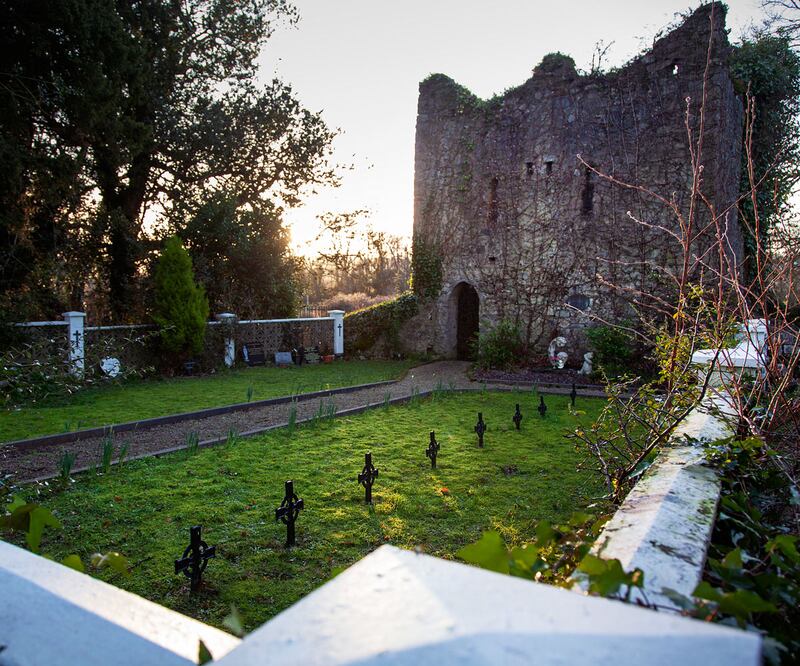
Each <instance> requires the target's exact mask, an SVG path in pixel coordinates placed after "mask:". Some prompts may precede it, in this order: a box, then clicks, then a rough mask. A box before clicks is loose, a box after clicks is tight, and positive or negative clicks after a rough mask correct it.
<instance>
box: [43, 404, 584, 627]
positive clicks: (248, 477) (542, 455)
mask: <svg viewBox="0 0 800 666" xmlns="http://www.w3.org/2000/svg"><path fill="white" fill-rule="evenodd" d="M547 401H548V405H549V406H550V410H549V411H548V413H547V418H546V419H540V418H539V416H538V415H537V414H536V412H535V408H536V405H537V404H538V396H537V395H536V394H532V393H528V394H521V393H518V394H514V393H503V394H495V393H490V392H486V393H475V394H471V395H454V396H449V395H448V394H447V392H446V391H445V392H443V393H441V394H440V395H438V396H437V397H436V398H434V399H433V400H423V401H420V402H419V403H418V405H417V406H405V407H389V408H388V410H384V409H383V408H379V409H377V410H374V411H371V412H368V413H366V414H363V415H359V416H356V417H351V418H341V419H334V420H332V421H328V420H327V419H323V420H322V421H320V422H318V423H317V424H316V425H310V424H309V425H300V426H298V427H297V428H296V429H294V431H293V432H289V430H288V429H283V430H281V431H275V432H273V433H270V434H269V435H265V436H261V437H256V438H248V439H243V440H238V441H232V442H230V443H229V444H227V445H224V446H220V447H217V448H213V449H201V450H200V451H198V452H197V453H196V454H195V455H191V456H187V455H186V454H185V453H179V454H175V455H171V456H165V457H162V458H160V459H156V458H149V459H146V460H139V461H132V462H129V463H126V464H125V465H124V467H122V468H113V469H112V470H111V472H110V473H108V474H105V475H90V474H84V475H80V476H79V477H78V478H77V479H76V482H75V483H74V484H73V485H72V486H71V487H70V488H68V489H67V490H64V491H58V492H56V491H52V493H51V492H45V494H44V496H42V497H41V498H40V499H39V501H40V502H41V503H42V504H43V505H45V506H47V507H48V508H49V509H51V510H52V512H53V514H54V515H55V516H56V517H57V518H58V519H59V520H60V521H61V522H62V523H63V526H64V529H63V530H61V531H59V532H57V533H52V534H46V535H45V540H44V541H43V548H45V549H46V550H47V552H49V553H52V554H53V555H54V556H55V557H57V558H60V557H63V555H64V554H67V553H76V554H78V555H80V556H84V555H86V554H88V553H92V552H94V551H104V550H106V549H114V550H118V551H120V552H122V553H124V554H125V555H126V556H127V557H128V559H129V560H130V561H132V562H135V563H136V564H135V565H134V566H133V568H132V571H131V576H129V577H126V578H121V577H119V576H114V575H113V574H110V573H103V574H101V576H102V577H104V578H108V579H109V580H112V581H113V582H114V583H115V584H117V585H119V586H121V587H123V588H125V589H128V590H130V591H132V592H135V593H137V594H140V595H142V596H144V597H147V598H149V599H152V600H154V601H156V602H158V603H159V604H162V605H165V606H167V607H170V608H174V609H176V610H178V611H180V612H182V613H186V614H188V615H191V616H193V617H195V618H197V619H199V620H202V621H203V622H210V623H211V624H215V625H217V626H220V625H221V623H222V621H223V618H224V617H225V616H226V615H227V614H228V613H229V611H230V606H231V604H233V605H235V606H237V607H238V608H239V610H240V612H241V615H242V617H243V619H244V621H245V625H246V627H247V628H248V629H251V630H252V629H253V628H255V627H256V626H257V625H258V624H260V623H262V622H264V621H265V620H267V619H269V618H270V617H272V616H273V615H275V614H276V613H278V612H280V611H281V610H283V609H285V608H286V607H288V606H289V605H291V604H292V603H294V602H296V601H297V600H298V599H300V598H301V597H303V596H305V595H307V594H308V593H309V592H311V591H312V590H314V589H315V588H316V587H318V586H319V585H321V584H322V583H324V582H325V581H326V580H328V579H329V578H330V577H331V576H332V575H333V574H334V573H336V572H337V571H338V570H340V569H341V568H342V567H346V566H349V565H351V564H353V563H354V562H355V561H357V560H358V559H360V558H361V557H363V556H364V555H366V554H367V553H369V552H370V551H372V550H373V549H375V548H376V547H378V546H379V545H382V544H384V543H391V544H393V545H396V546H399V547H403V548H415V547H419V548H421V549H422V550H423V551H425V552H427V553H430V554H433V555H436V556H440V557H445V558H452V557H454V554H455V552H456V551H457V550H458V549H459V548H461V547H462V546H464V545H466V544H467V543H469V542H470V541H474V540H475V539H476V538H478V537H479V536H480V534H481V533H482V532H483V531H484V530H487V529H492V530H495V531H497V532H499V533H500V534H502V536H503V538H504V539H505V540H506V541H507V542H508V543H510V544H514V545H516V544H521V543H524V542H526V541H528V540H530V539H531V538H532V537H533V535H534V525H535V524H536V522H537V521H540V520H548V521H552V522H562V521H565V520H566V519H567V518H568V517H569V515H570V514H571V513H572V512H573V511H575V510H576V509H579V508H582V507H583V506H585V505H586V504H588V503H589V502H591V498H592V497H593V496H594V495H596V494H597V493H598V492H599V491H600V487H599V480H598V479H597V478H594V477H592V475H591V474H589V473H587V472H585V471H580V470H577V469H576V466H577V462H578V460H579V457H578V455H577V453H576V452H575V450H574V447H573V446H572V445H571V444H570V443H569V442H567V441H566V440H565V439H564V438H563V437H562V435H563V433H564V432H565V431H566V430H567V429H570V428H574V427H575V426H576V424H577V423H579V422H581V421H582V420H591V418H593V416H594V415H595V414H596V412H597V410H598V409H599V406H600V401H594V400H592V401H590V400H586V401H583V403H582V405H581V407H582V409H583V410H585V413H584V414H582V415H577V416H576V415H573V414H571V413H570V410H569V399H568V398H567V397H563V396H548V397H547ZM514 403H521V404H522V409H523V413H524V414H525V416H526V420H525V421H523V423H522V431H521V432H517V431H516V430H515V429H514V424H513V423H512V421H511V415H512V414H513V412H514ZM322 411H326V410H322ZM476 411H482V412H483V414H484V418H485V419H486V422H487V424H488V426H489V430H488V431H487V433H486V447H485V448H484V449H479V448H478V447H477V445H476V438H475V434H474V432H472V423H473V422H474V418H475V412H476ZM534 419H535V420H534ZM431 424H435V427H436V435H437V439H438V441H439V442H440V443H441V447H442V448H441V452H440V455H439V461H438V467H437V469H435V470H433V469H431V466H430V462H429V461H428V459H427V458H426V457H425V455H424V449H425V446H426V444H427V442H428V432H429V431H430V429H431ZM370 449H371V450H372V453H373V460H374V463H375V466H376V467H377V468H378V469H379V470H380V476H379V478H378V481H377V482H376V485H375V487H374V488H373V500H374V506H373V507H372V508H370V507H367V506H365V505H364V491H363V488H361V486H359V484H358V483H357V482H356V480H355V478H356V476H357V474H358V472H359V471H360V470H361V467H362V465H363V461H364V452H365V451H367V450H370ZM289 478H292V479H294V483H295V489H296V491H297V492H298V494H299V495H300V496H301V497H302V498H303V499H304V501H305V509H304V511H303V512H302V514H301V516H300V518H299V522H298V525H297V539H298V545H297V547H296V548H293V549H291V550H289V551H287V550H286V549H285V548H284V545H283V543H284V539H285V534H286V533H285V528H284V526H283V525H281V524H276V523H275V519H274V515H275V514H274V511H275V507H277V506H278V504H279V503H280V500H281V498H282V496H283V483H284V481H285V480H286V479H289ZM32 490H33V489H31V491H32ZM195 524H202V525H203V535H204V538H205V539H206V540H207V541H208V542H209V543H210V544H216V545H217V557H216V559H214V560H213V561H212V562H211V563H210V564H209V567H208V569H207V570H206V572H205V575H204V580H205V587H204V588H203V589H202V590H201V591H200V592H199V593H198V594H196V595H191V596H190V595H189V593H188V584H187V581H186V579H185V578H183V577H182V576H176V575H175V574H174V569H173V562H174V560H175V558H176V557H177V556H179V555H180V553H181V552H183V549H184V548H185V546H186V543H187V539H188V534H189V527H190V526H191V525H195Z"/></svg>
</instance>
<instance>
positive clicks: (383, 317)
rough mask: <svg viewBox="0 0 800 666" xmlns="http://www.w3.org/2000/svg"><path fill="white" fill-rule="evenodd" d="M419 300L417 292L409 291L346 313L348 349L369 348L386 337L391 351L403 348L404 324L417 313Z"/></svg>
mask: <svg viewBox="0 0 800 666" xmlns="http://www.w3.org/2000/svg"><path fill="white" fill-rule="evenodd" d="M418 303H419V301H418V298H417V296H416V294H414V293H413V292H410V291H406V292H403V293H402V294H400V295H399V296H398V297H397V298H393V299H392V300H390V301H384V302H383V303H377V304H376V305H371V306H370V307H368V308H364V309H363V310H356V311H355V312H350V313H348V314H346V315H345V318H344V327H345V331H346V333H345V335H346V338H347V348H348V351H355V352H362V351H367V350H369V349H372V348H373V347H375V345H376V344H377V343H379V342H381V341H382V340H383V341H385V342H386V344H387V345H388V346H389V347H390V349H391V350H396V351H399V350H400V347H401V341H400V327H401V326H402V325H403V324H404V323H405V322H407V321H408V320H409V319H411V317H413V316H414V315H415V314H417V312H418V310H419V307H418Z"/></svg>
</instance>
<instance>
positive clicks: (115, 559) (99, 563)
mask: <svg viewBox="0 0 800 666" xmlns="http://www.w3.org/2000/svg"><path fill="white" fill-rule="evenodd" d="M91 562H92V566H93V567H94V568H95V569H98V570H100V569H105V568H106V567H108V568H109V569H112V570H114V571H116V572H117V573H120V574H122V575H123V576H130V575H131V572H130V564H129V563H128V559H127V558H126V557H125V556H124V555H120V554H119V553H117V552H114V551H109V552H108V553H105V554H101V553H95V554H94V555H92V559H91Z"/></svg>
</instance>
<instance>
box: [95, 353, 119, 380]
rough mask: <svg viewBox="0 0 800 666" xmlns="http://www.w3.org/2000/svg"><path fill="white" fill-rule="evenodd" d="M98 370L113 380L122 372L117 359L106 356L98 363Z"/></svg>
mask: <svg viewBox="0 0 800 666" xmlns="http://www.w3.org/2000/svg"><path fill="white" fill-rule="evenodd" d="M100 369H101V370H102V371H103V372H104V373H105V374H106V376H107V377H111V379H114V378H115V377H118V376H119V373H120V372H122V364H121V363H120V362H119V359H118V358H114V357H113V356H108V357H106V358H104V359H103V360H102V361H100Z"/></svg>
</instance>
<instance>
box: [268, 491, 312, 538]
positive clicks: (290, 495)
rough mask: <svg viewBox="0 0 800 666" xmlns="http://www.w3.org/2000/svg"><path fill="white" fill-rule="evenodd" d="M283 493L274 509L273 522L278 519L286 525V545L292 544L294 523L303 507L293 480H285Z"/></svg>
mask: <svg viewBox="0 0 800 666" xmlns="http://www.w3.org/2000/svg"><path fill="white" fill-rule="evenodd" d="M284 488H285V495H284V496H283V501H282V502H281V505H280V506H279V507H278V508H277V509H275V522H278V521H279V520H280V521H281V522H282V523H283V524H284V525H286V547H287V548H289V547H291V546H294V544H295V540H294V523H295V521H296V520H297V516H298V515H299V514H300V510H301V509H304V508H305V506H304V505H303V500H302V499H300V498H299V497H298V496H297V493H295V492H294V482H293V481H287V482H286V483H285V484H284Z"/></svg>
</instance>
